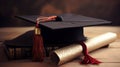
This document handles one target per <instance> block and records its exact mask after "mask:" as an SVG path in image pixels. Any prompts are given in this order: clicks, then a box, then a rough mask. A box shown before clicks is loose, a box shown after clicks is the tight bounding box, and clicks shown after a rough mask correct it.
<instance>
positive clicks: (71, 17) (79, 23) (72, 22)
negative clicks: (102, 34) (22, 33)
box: [17, 14, 111, 29]
mask: <svg viewBox="0 0 120 67" xmlns="http://www.w3.org/2000/svg"><path fill="white" fill-rule="evenodd" d="M57 16H60V17H61V18H62V21H51V22H46V23H40V25H43V26H46V27H48V28H51V29H62V28H73V27H86V26H95V25H100V24H107V23H111V22H110V21H106V20H102V19H97V18H92V17H86V16H82V15H75V14H62V15H57ZM17 17H18V18H21V19H24V20H27V21H29V22H33V23H36V18H37V17H39V15H30V16H29V15H24V16H17ZM59 22H60V23H59Z"/></svg>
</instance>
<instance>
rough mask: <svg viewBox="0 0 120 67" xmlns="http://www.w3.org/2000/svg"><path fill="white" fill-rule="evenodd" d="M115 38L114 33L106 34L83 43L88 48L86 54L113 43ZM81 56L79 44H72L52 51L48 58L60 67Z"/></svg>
mask: <svg viewBox="0 0 120 67" xmlns="http://www.w3.org/2000/svg"><path fill="white" fill-rule="evenodd" d="M116 38H117V35H116V33H112V32H108V33H105V34H102V35H99V36H96V37H94V38H92V39H89V40H87V41H86V42H85V44H86V45H87V48H88V52H90V51H93V50H95V49H98V48H100V47H104V46H106V45H108V44H109V43H111V42H113V41H115V40H116ZM80 54H82V46H81V45H80V44H72V45H70V46H66V47H63V48H60V49H57V50H54V51H53V52H52V53H51V55H50V57H51V60H52V61H53V62H55V63H56V64H58V65H60V64H63V63H66V62H68V61H70V60H72V59H74V58H76V57H79V56H80Z"/></svg>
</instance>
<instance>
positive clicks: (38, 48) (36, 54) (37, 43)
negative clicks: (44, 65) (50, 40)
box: [33, 23, 45, 61]
mask: <svg viewBox="0 0 120 67" xmlns="http://www.w3.org/2000/svg"><path fill="white" fill-rule="evenodd" d="M40 33H41V31H40V28H39V25H38V23H37V24H36V27H35V35H34V45H33V61H43V60H44V57H45V49H44V45H43V38H42V36H41V34H40Z"/></svg>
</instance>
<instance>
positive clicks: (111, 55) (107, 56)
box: [0, 26, 120, 67]
mask: <svg viewBox="0 0 120 67" xmlns="http://www.w3.org/2000/svg"><path fill="white" fill-rule="evenodd" d="M33 29H34V27H25V28H23V27H14V28H0V34H1V35H0V41H1V42H0V44H2V43H3V41H4V40H10V39H13V38H15V37H17V36H19V35H21V34H23V33H24V32H27V31H29V30H33ZM84 30H85V31H84V34H85V36H86V37H88V39H89V38H92V37H95V36H98V35H100V34H103V33H107V32H114V33H117V35H118V38H117V40H116V41H114V42H112V43H110V44H109V46H108V47H105V48H100V49H97V50H95V51H93V52H91V53H89V54H90V55H91V56H93V57H95V58H97V59H98V60H100V61H101V62H102V63H101V64H99V65H91V64H88V65H82V64H79V61H80V60H79V59H74V60H72V61H70V62H68V63H65V64H63V65H60V66H57V65H54V64H53V63H51V62H50V60H49V58H46V60H45V61H44V62H32V61H31V59H24V60H10V61H7V60H6V61H4V60H3V59H0V61H1V62H0V67H73V66H74V67H120V27H114V26H93V27H85V28H84ZM0 52H1V55H0V56H1V57H2V56H4V52H3V51H1V50H0ZM2 53H3V54H2Z"/></svg>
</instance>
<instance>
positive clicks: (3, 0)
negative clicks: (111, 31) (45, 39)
mask: <svg viewBox="0 0 120 67" xmlns="http://www.w3.org/2000/svg"><path fill="white" fill-rule="evenodd" d="M62 13H74V14H81V15H85V16H90V17H96V18H100V19H105V20H110V21H112V22H113V23H112V24H111V25H117V26H119V25H120V0H0V27H11V26H12V27H13V26H32V25H33V24H32V23H29V22H26V21H23V20H20V19H17V18H15V17H14V16H16V15H44V14H62Z"/></svg>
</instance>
